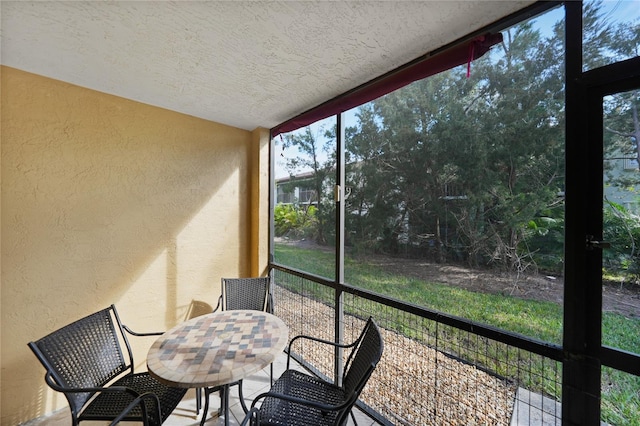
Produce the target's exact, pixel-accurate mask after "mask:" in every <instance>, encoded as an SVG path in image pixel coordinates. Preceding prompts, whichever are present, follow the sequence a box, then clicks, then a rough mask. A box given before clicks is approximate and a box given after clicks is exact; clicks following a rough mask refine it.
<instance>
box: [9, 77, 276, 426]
mask: <svg viewBox="0 0 640 426" xmlns="http://www.w3.org/2000/svg"><path fill="white" fill-rule="evenodd" d="M1 72H2V73H1V82H2V93H1V96H2V97H1V101H2V110H1V113H2V122H1V125H2V133H1V135H2V228H1V236H2V292H1V319H2V324H1V327H2V334H1V339H2V340H1V341H2V353H1V367H2V370H1V374H2V375H1V377H0V385H1V389H2V395H1V404H2V405H1V410H0V411H1V413H2V414H1V424H2V425H16V424H19V423H21V422H24V421H26V420H28V419H31V418H34V417H38V416H40V415H43V414H46V413H49V412H51V411H54V410H56V409H60V408H64V407H66V400H65V399H64V397H63V396H61V395H58V394H55V393H52V392H51V391H49V390H48V388H47V387H46V386H45V384H44V380H43V375H44V369H43V368H42V367H41V366H40V364H39V363H38V361H37V360H36V358H35V356H34V355H33V354H32V353H31V351H30V350H29V349H28V347H27V342H29V341H30V340H35V339H38V338H39V337H42V336H44V335H45V334H47V333H48V332H50V331H52V330H54V329H56V328H58V327H61V326H63V325H65V324H67V323H69V322H71V321H73V320H75V319H78V318H80V317H82V316H84V315H86V314H89V313H91V312H94V311H96V310H98V309H101V308H103V307H105V306H108V305H109V304H112V303H114V304H115V305H116V307H117V308H118V311H119V313H120V316H121V318H122V320H123V322H124V323H125V324H127V325H129V326H131V327H132V328H134V329H136V330H139V331H152V330H153V331H156V330H164V329H167V328H168V327H171V326H173V325H174V324H176V323H177V322H179V321H181V320H183V319H184V318H185V317H186V315H187V312H188V311H189V309H190V307H191V304H192V301H205V302H207V303H210V304H215V301H216V300H217V297H218V295H219V292H220V288H219V286H220V278H221V277H222V276H248V275H251V274H252V273H253V272H254V271H263V270H264V268H265V266H266V264H265V262H266V254H264V253H262V254H260V255H259V256H257V255H256V252H255V250H254V249H251V248H250V247H251V246H254V247H255V246H256V245H260V246H261V247H264V246H265V245H266V241H260V240H261V239H262V238H266V236H265V235H266V234H265V233H264V229H265V227H266V226H267V223H268V219H267V223H265V224H263V225H262V226H261V227H260V229H255V227H256V226H257V225H254V228H252V223H254V224H257V223H258V221H259V220H265V219H266V218H267V216H266V215H267V213H266V212H265V211H262V212H258V213H254V212H252V211H251V210H252V209H256V208H260V209H264V208H265V206H264V203H265V201H262V200H260V198H261V197H267V195H266V193H264V192H260V191H264V190H266V189H265V187H264V185H265V181H264V179H266V177H265V176H266V175H265V174H264V167H266V164H268V163H265V165H264V166H263V168H262V169H260V168H259V173H258V175H256V174H255V173H254V172H251V170H250V169H251V167H252V163H253V162H255V161H260V160H259V159H260V158H264V152H265V149H266V148H265V147H268V144H267V142H266V141H267V139H268V132H266V131H265V130H262V129H260V130H257V131H254V132H247V131H244V130H241V129H236V128H232V127H228V126H224V125H221V124H217V123H213V122H210V121H206V120H201V119H197V118H194V117H191V116H187V115H183V114H179V113H175V112H171V111H167V110H164V109H161V108H155V107H152V106H148V105H144V104H141V103H137V102H134V101H130V100H126V99H123V98H119V97H115V96H110V95H106V94H104V93H100V92H96V91H92V90H88V89H85V88H81V87H77V86H73V85H70V84H67V83H64V82H60V81H56V80H51V79H48V78H44V77H41V76H37V75H33V74H29V73H26V72H23V71H19V70H15V69H12V68H7V67H2V68H1ZM267 151H268V150H267ZM267 157H268V153H267ZM254 166H255V164H254ZM261 179H262V182H261V181H260V180H261ZM256 185H258V189H257V190H256V188H255V186H256ZM260 218H261V219H260ZM150 339H151V340H150ZM152 339H153V338H142V339H140V338H133V342H132V343H134V353H135V357H136V364H137V365H138V366H139V367H141V368H144V364H145V363H144V357H145V355H146V351H147V349H148V346H149V345H150V344H151V342H152V341H153V340H152Z"/></svg>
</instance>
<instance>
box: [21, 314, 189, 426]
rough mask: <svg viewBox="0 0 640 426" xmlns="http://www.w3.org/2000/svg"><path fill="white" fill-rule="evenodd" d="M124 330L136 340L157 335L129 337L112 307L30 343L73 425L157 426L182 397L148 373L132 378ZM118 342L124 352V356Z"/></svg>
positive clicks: (130, 354) (178, 391)
mask: <svg viewBox="0 0 640 426" xmlns="http://www.w3.org/2000/svg"><path fill="white" fill-rule="evenodd" d="M125 330H126V331H127V333H130V334H133V335H136V336H152V335H159V334H162V333H135V332H133V331H131V330H130V329H129V328H127V327H126V326H124V325H123V324H122V323H121V322H120V318H119V317H118V313H117V311H116V308H115V306H114V305H111V306H110V307H108V308H106V309H103V310H101V311H98V312H96V313H94V314H91V315H89V316H87V317H84V318H82V319H79V320H77V321H75V322H73V323H71V324H69V325H66V326H64V327H62V328H60V329H59V330H56V331H54V332H52V333H50V334H49V335H47V336H45V337H43V338H41V339H40V340H37V341H35V342H29V347H30V348H31V350H32V351H33V352H34V353H35V355H36V356H37V357H38V360H40V362H41V363H42V365H43V366H44V368H45V369H46V374H45V381H46V383H47V385H49V386H50V387H51V388H53V389H54V390H56V391H58V392H62V393H63V394H64V395H65V397H66V398H67V401H68V402H69V408H70V409H71V421H72V425H74V426H76V425H78V424H79V423H80V422H81V421H85V420H87V421H89V420H91V421H103V420H106V421H113V420H115V419H118V420H124V421H138V422H142V423H143V424H145V425H153V426H159V425H161V424H162V423H163V422H164V421H165V420H166V418H167V417H168V416H169V414H171V412H173V410H174V409H175V408H176V406H177V405H178V403H179V402H180V401H181V400H182V397H183V396H184V394H185V393H186V391H187V390H186V389H178V388H172V387H168V386H165V385H164V384H162V383H160V382H158V381H157V380H156V379H154V378H153V377H151V376H150V375H149V373H147V372H144V373H134V371H133V366H134V363H133V354H132V352H131V347H130V345H129V341H128V340H127V336H126V334H125ZM120 342H123V343H124V346H125V347H126V348H125V352H124V353H123V350H122V349H123V348H122V346H121V343H120ZM123 413H124V414H123ZM121 414H123V415H121Z"/></svg>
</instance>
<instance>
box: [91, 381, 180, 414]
mask: <svg viewBox="0 0 640 426" xmlns="http://www.w3.org/2000/svg"><path fill="white" fill-rule="evenodd" d="M113 386H125V387H127V388H129V389H132V390H134V391H136V392H139V393H141V394H142V393H145V392H153V393H155V394H156V395H157V396H158V398H159V399H160V410H161V413H162V419H163V420H164V419H166V418H167V417H168V416H169V414H171V412H172V411H173V410H174V409H175V408H176V406H177V405H178V403H179V402H180V400H182V397H183V396H184V394H185V393H186V392H187V389H180V388H172V387H169V386H166V385H164V384H162V383H160V382H158V381H157V380H156V379H154V378H153V377H151V376H150V375H149V374H148V373H138V374H130V375H127V376H125V377H123V378H121V379H119V380H117V381H116V382H115V383H113V384H112V385H110V387H113ZM135 397H136V396H135V395H132V394H130V393H127V392H101V393H99V394H98V396H96V398H95V399H94V400H93V401H91V402H90V403H89V405H87V407H86V408H85V409H84V410H83V411H82V413H81V414H80V416H79V418H80V420H111V419H113V418H114V417H116V416H117V415H118V414H120V412H122V411H123V410H124V409H125V407H127V405H129V403H130V402H131V401H133V399H134V398H135ZM145 402H146V403H147V413H148V416H149V424H152V425H160V424H161V421H160V420H159V419H157V418H156V417H157V416H156V407H155V406H149V405H155V404H153V403H152V402H151V400H147V401H145ZM141 418H142V409H141V407H140V406H139V405H138V406H136V407H135V408H133V409H132V410H131V412H130V413H129V415H128V416H127V417H125V418H124V419H123V420H124V421H135V420H137V421H140V419H141Z"/></svg>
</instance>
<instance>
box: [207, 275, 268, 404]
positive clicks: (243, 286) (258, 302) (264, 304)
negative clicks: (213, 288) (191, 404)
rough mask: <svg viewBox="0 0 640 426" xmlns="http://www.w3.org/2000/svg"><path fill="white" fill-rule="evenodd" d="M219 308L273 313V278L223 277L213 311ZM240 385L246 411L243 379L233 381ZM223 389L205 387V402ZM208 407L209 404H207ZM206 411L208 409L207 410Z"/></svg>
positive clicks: (239, 393) (241, 398)
mask: <svg viewBox="0 0 640 426" xmlns="http://www.w3.org/2000/svg"><path fill="white" fill-rule="evenodd" d="M218 309H222V310H223V311H232V310H239V309H248V310H252V311H265V312H269V313H273V299H272V296H271V278H270V277H251V278H222V295H221V296H220V298H219V299H218V304H217V305H216V307H215V309H214V310H213V312H216V311H217V310H218ZM270 368H271V381H273V365H271V366H270ZM231 385H238V396H239V398H240V404H241V405H242V408H243V409H244V412H245V413H246V412H248V411H249V409H248V407H247V405H246V403H245V401H244V395H243V393H242V380H239V381H237V382H234V383H232V384H231ZM219 391H221V387H220V386H217V387H213V388H205V398H206V399H205V404H207V403H208V401H209V395H210V394H211V393H213V392H219ZM200 398H201V393H200V389H197V390H196V401H197V404H196V409H197V411H198V412H199V411H200ZM207 407H208V405H207ZM205 412H206V410H205Z"/></svg>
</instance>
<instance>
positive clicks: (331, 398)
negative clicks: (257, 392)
mask: <svg viewBox="0 0 640 426" xmlns="http://www.w3.org/2000/svg"><path fill="white" fill-rule="evenodd" d="M271 392H276V393H279V394H284V395H288V396H292V397H296V398H300V399H304V400H307V401H312V402H318V403H321V404H327V405H340V404H342V403H344V402H345V398H346V395H345V391H344V389H342V388H340V387H338V386H335V385H333V384H331V383H328V382H326V381H324V380H322V379H319V378H317V377H314V376H310V375H308V374H305V373H302V372H300V371H296V370H287V371H285V372H284V374H283V375H282V376H281V377H280V378H279V379H278V380H277V381H276V382H275V383H274V385H273V387H272V388H271ZM338 414H339V412H338V411H331V412H322V411H321V410H318V409H316V408H312V407H309V406H308V405H302V404H296V403H293V402H289V401H284V400H282V399H278V398H270V397H266V398H265V399H264V400H263V401H262V405H261V406H260V424H261V425H289V426H295V425H301V426H303V425H304V426H315V425H317V426H325V425H333V424H335V421H336V417H337V415H338Z"/></svg>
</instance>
